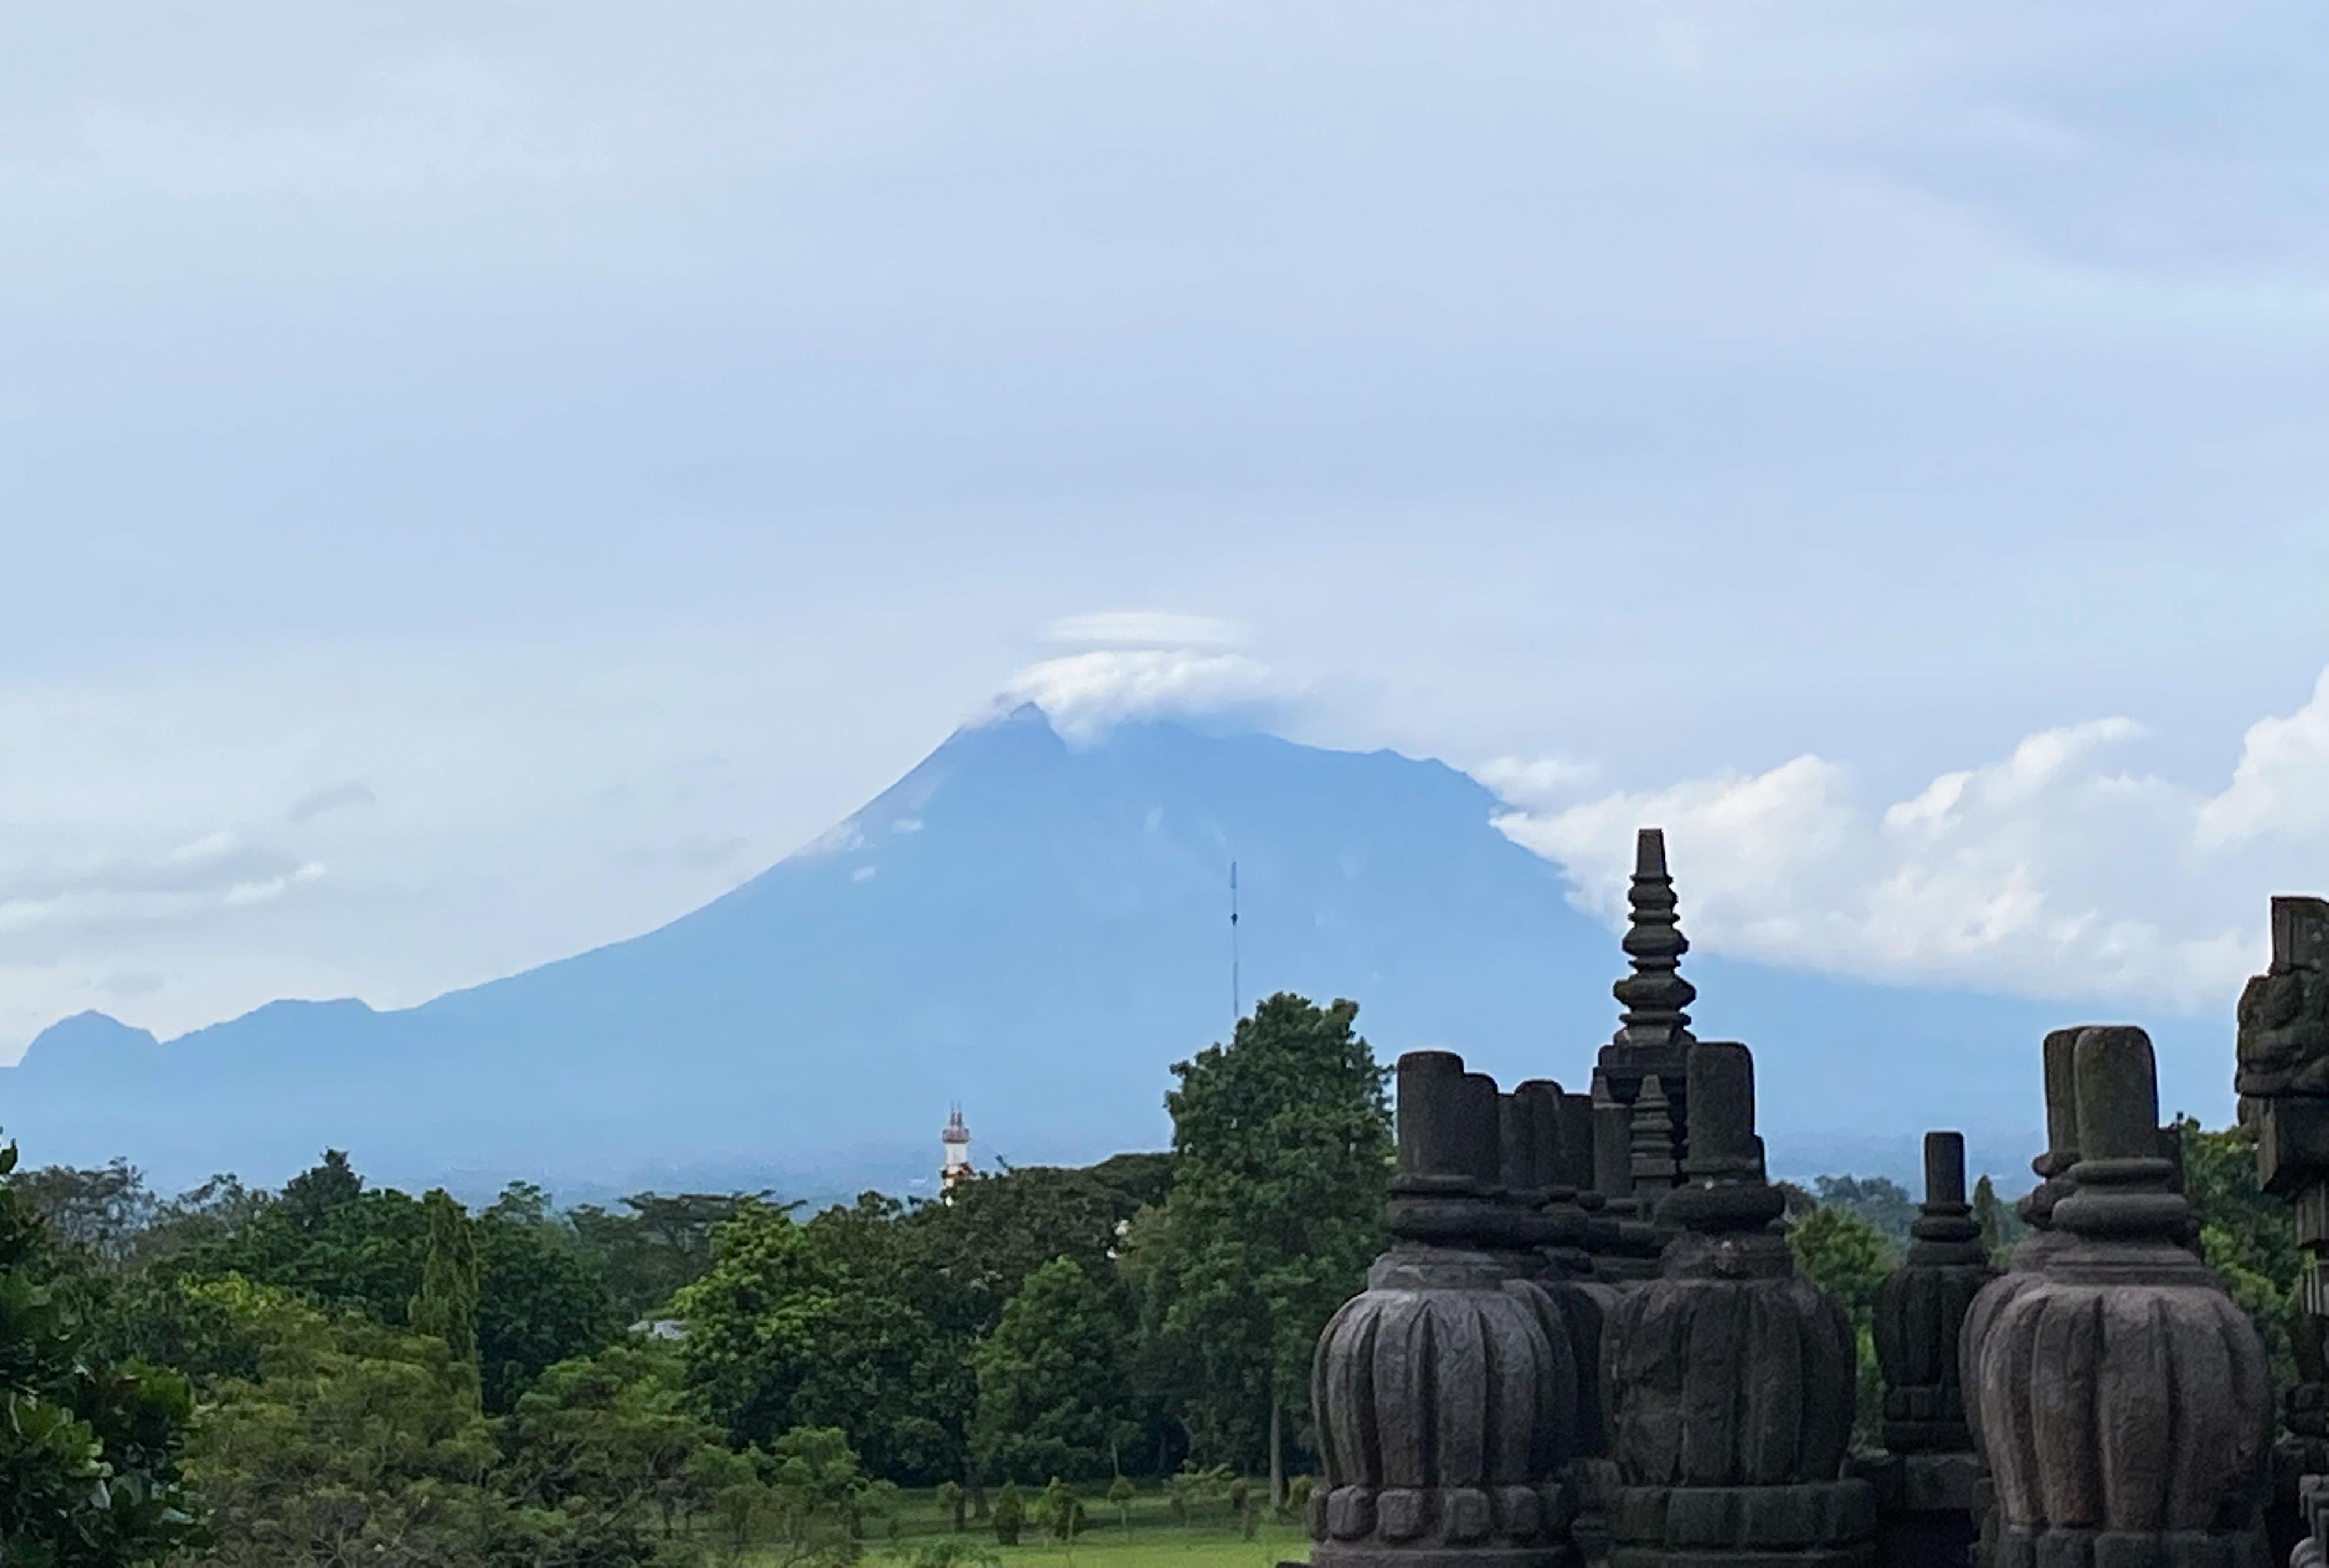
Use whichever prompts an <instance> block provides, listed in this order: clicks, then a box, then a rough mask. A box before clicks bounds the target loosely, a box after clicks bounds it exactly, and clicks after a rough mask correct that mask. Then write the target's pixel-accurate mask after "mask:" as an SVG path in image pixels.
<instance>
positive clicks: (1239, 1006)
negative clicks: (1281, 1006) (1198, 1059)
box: [1230, 860, 1245, 1038]
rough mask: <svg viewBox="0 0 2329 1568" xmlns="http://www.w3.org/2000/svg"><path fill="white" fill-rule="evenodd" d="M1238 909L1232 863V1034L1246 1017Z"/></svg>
mask: <svg viewBox="0 0 2329 1568" xmlns="http://www.w3.org/2000/svg"><path fill="white" fill-rule="evenodd" d="M1237 916H1238V908H1237V862H1236V861H1235V860H1231V862H1230V1033H1231V1036H1232V1037H1233V1038H1234V1037H1235V1035H1236V1033H1237V1021H1238V1019H1241V1018H1243V1017H1245V990H1244V988H1243V986H1242V985H1240V983H1239V980H1238V917H1237Z"/></svg>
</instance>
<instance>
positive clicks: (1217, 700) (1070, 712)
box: [997, 648, 1298, 740]
mask: <svg viewBox="0 0 2329 1568" xmlns="http://www.w3.org/2000/svg"><path fill="white" fill-rule="evenodd" d="M1297 695H1298V691H1297V689H1296V687H1295V686H1294V684H1293V683H1292V682H1289V681H1287V680H1286V679H1285V678H1284V677H1282V676H1279V675H1278V674H1277V673H1275V672H1274V671H1271V670H1270V669H1269V667H1268V666H1267V665H1265V664H1263V663H1261V662H1259V660H1256V659H1252V658H1249V657H1248V656H1247V655H1245V654H1242V653H1207V652H1204V651H1202V650H1200V649H1194V648H1117V649H1094V650H1091V651H1089V652H1087V653H1070V654H1066V655H1063V656H1062V657H1061V658H1057V659H1046V660H1044V661H1043V662H1042V663H1039V664H1034V665H1031V666H1029V667H1028V668H1027V669H1025V670H1023V671H1020V672H1019V673H1018V674H1017V675H1016V676H1014V677H1013V679H1012V681H1011V682H1010V683H1009V685H1008V686H1006V687H1005V688H1004V692H1003V696H1002V698H1001V699H1000V701H999V702H998V704H997V711H1008V710H1009V709H1012V708H1014V707H1015V706H1017V705H1018V704H1020V703H1023V702H1032V703H1034V704H1035V705H1036V706H1037V707H1039V708H1041V709H1042V710H1043V712H1044V714H1045V715H1046V716H1047V717H1049V718H1050V719H1051V726H1052V728H1055V729H1057V730H1058V731H1059V732H1060V733H1061V735H1063V736H1065V737H1068V738H1069V739H1070V740H1090V739H1092V738H1094V737H1098V736H1099V735H1102V734H1105V733H1106V732H1107V731H1108V728H1110V727H1112V726H1114V725H1117V724H1122V723H1125V722H1127V721H1131V720H1138V719H1145V718H1230V717H1235V718H1244V719H1249V720H1253V721H1256V722H1260V721H1264V720H1266V719H1267V718H1268V717H1269V716H1271V715H1273V714H1276V713H1278V712H1279V711H1281V710H1282V709H1284V708H1285V707H1286V706H1287V704H1289V703H1290V702H1292V701H1293V699H1295V698H1296V697H1297Z"/></svg>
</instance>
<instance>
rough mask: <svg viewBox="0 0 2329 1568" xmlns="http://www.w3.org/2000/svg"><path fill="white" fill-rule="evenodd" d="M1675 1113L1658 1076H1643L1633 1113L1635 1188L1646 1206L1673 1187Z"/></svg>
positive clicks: (1635, 1191) (1636, 1194)
mask: <svg viewBox="0 0 2329 1568" xmlns="http://www.w3.org/2000/svg"><path fill="white" fill-rule="evenodd" d="M1633 1172H1634V1174H1633V1187H1634V1193H1635V1196H1636V1197H1639V1198H1640V1199H1641V1200H1642V1202H1643V1203H1644V1204H1645V1205H1648V1204H1654V1203H1655V1202H1656V1201H1657V1195H1658V1194H1659V1193H1661V1192H1664V1191H1665V1190H1666V1189H1667V1188H1670V1187H1672V1186H1674V1177H1675V1175H1676V1174H1677V1172H1676V1168H1675V1165H1674V1110H1673V1107H1672V1106H1671V1105H1670V1104H1669V1103H1667V1100H1666V1091H1665V1085H1664V1084H1662V1083H1660V1082H1659V1080H1658V1075H1656V1074H1655V1073H1649V1074H1645V1075H1644V1076H1643V1078H1642V1092H1641V1094H1639V1095H1638V1096H1636V1099H1635V1101H1634V1109H1633Z"/></svg>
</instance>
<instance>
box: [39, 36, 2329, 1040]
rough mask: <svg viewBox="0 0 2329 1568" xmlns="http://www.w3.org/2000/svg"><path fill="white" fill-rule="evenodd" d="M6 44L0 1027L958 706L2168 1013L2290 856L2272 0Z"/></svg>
mask: <svg viewBox="0 0 2329 1568" xmlns="http://www.w3.org/2000/svg"><path fill="white" fill-rule="evenodd" d="M0 39H5V42H6V47H5V48H0V84H5V88H6V92H5V95H0V211H5V212H6V213H7V214H8V216H9V217H10V219H11V223H10V228H11V230H12V232H13V233H14V234H16V235H18V236H20V237H21V242H20V243H18V244H15V245H12V246H11V247H10V248H9V249H8V251H7V253H6V254H5V256H0V286H5V287H6V288H7V289H8V291H9V294H10V296H11V297H12V298H13V299H14V300H16V301H17V302H18V304H19V309H18V310H17V311H15V312H13V313H11V315H10V317H9V319H8V320H7V321H6V322H5V324H0V458H5V462H6V464H7V465H8V467H9V470H10V472H11V473H12V474H13V475H14V476H15V484H14V486H13V487H12V488H13V494H12V499H13V501H14V505H13V506H12V508H11V512H12V515H13V516H14V518H15V519H16V520H17V522H16V526H15V527H14V528H13V529H12V530H10V535H11V539H10V542H11V544H12V546H13V547H14V548H13V555H12V559H11V562H10V565H11V570H12V575H13V578H14V581H15V582H16V583H17V584H18V585H19V590H18V592H17V593H16V595H14V596H13V598H12V602H11V605H10V610H9V615H8V616H7V618H6V619H5V622H0V640H4V641H0V648H5V664H0V755H5V756H6V757H7V759H8V760H7V764H6V765H5V769H0V1060H7V1059H11V1058H13V1056H14V1055H15V1054H16V1053H17V1052H18V1051H20V1050H21V1048H22V1047H23V1046H24V1043H25V1042H26V1041H27V1040H28V1039H29V1038H31V1037H32V1036H33V1034H34V1033H35V1032H36V1031H37V1030H38V1029H39V1028H42V1027H43V1026H44V1025H46V1024H48V1023H50V1022H52V1021H53V1020H55V1019H57V1018H60V1017H61V1016H64V1015H66V1014H69V1013H71V1012H75V1011H78V1010H80V1009H83V1008H89V1007H95V1008H99V1009H102V1010H104V1011H106V1012H108V1013H109V1014H112V1015H113V1016H116V1017H118V1018H121V1019H125V1020H127V1021H129V1022H132V1023H135V1024H138V1025H141V1026H146V1027H150V1028H154V1029H156V1032H158V1033H160V1034H163V1035H165V1036H168V1035H172V1034H176V1033H179V1032H182V1031H183V1030H184V1029H187V1028H193V1027H197V1026H200V1025H203V1024H206V1023H210V1022H213V1021H216V1020H218V1019H225V1018H229V1017H231V1016H234V1015H236V1014H238V1013H240V1012H243V1011H245V1010H247V1009H250V1008H252V1007H255V1006H257V1005H259V1004H260V1003H262V1002H264V1001H267V1000H270V999H273V998H277V997H283V996H305V997H339V996H356V997H361V998H363V999H364V1000H367V1001H369V1002H371V1003H372V1004H374V1005H375V1006H380V1007H395V1006H403V1005H410V1004H412V1003H416V1002H419V1001H421V1000H426V999H427V998H429V997H431V996H435V995H437V994H439V993H441V992H444V991H448V990H452V989H454V988H457V987H459V986H464V985H469V984H474V983H476V982H479V981H485V980H489V979H492V978H495V977H496V976H499V975H504V974H508V973H513V972H517V971H520V970H523V969H526V968H528V967H530V966H533V965H536V964H539V963H542V962H548V961H551V960H554V959H557V958H561V957H563V956H566V955H567V954H570V953H576V952H580V951H582V950H584V949H586V948H589V947H593V946H596V945H599V944H603V943H606V942H608V941H613V940H617V939H619V938H622V937H626V936H629V935H632V934H636V933H638V932H641V931H645V930H647V929H649V928H652V927H655V926H656V925H661V924H663V923H664V922H665V921H668V920H670V919H672V918H674V917H675V916H677V915H681V914H683V913H684V912H685V911H687V910H689V909H692V908H694V907H696V906H699V905H702V904H703V903H704V902H706V901H708V900H709V899H710V898H712V897H715V896H716V895H718V894H720V893H721V892H723V891H725V890H726V889H728V888H729V887H734V886H736V885H738V884H740V883H741V882H742V881H744V880H745V879H746V878H749V877H750V876H751V875H753V874H754V873H756V872H758V871H759V870H760V869H762V868H764V867H766V866H768V865H769V864H771V863H773V862H774V861H776V860H778V859H779V858H781V857H782V856H783V855H785V854H786V853H787V852H788V851H790V850H793V849H795V848H796V847H797V846H798V845H800V844H802V843H805V842H807V841H808V840H812V839H813V838H814V837H815V836H816V835H817V834H818V833H820V832H823V831H825V830H826V829H827V828H829V827H831V826H832V825H833V824H834V822H838V821H840V820H841V819H842V818H844V816H846V815H847V814H848V813H849V812H853V811H854V810H855V809H856V808H857V807H858V806H859V805H860V804H861V803H863V802H864V801H865V800H867V799H869V798H871V797H872V795H874V794H875V793H877V792H878V791H880V790H881V789H882V788H883V787H885V786H886V785H887V784H890V783H891V781H892V780H893V779H895V778H896V777H898V776H899V775H902V774H903V773H905V772H906V771H907V769H908V768H910V766H912V765H914V763H915V762H916V761H917V760H918V759H919V758H920V757H921V756H923V755H924V754H926V753H927V752H928V751H929V749H930V748H931V747H932V746H934V745H936V744H937V743H938V741H939V740H940V739H941V738H942V737H944V736H945V735H946V734H947V733H948V731H949V730H950V729H951V728H953V727H954V726H955V725H957V723H959V722H961V721H963V720H964V719H965V718H973V717H975V716H976V715H978V714H980V713H982V712H985V711H987V710H988V709H989V707H990V705H991V704H992V703H994V702H995V700H996V699H997V697H998V694H1000V695H1001V696H1002V697H1004V699H1016V698H1022V697H1023V698H1031V699H1035V700H1038V701H1040V702H1042V704H1043V706H1044V707H1045V708H1046V710H1047V711H1049V712H1051V714H1052V716H1053V718H1054V720H1055V722H1057V723H1059V724H1060V725H1061V728H1063V729H1065V730H1068V731H1070V733H1073V732H1075V731H1077V730H1078V729H1079V728H1088V729H1090V730H1094V731H1097V730H1098V729H1099V728H1104V727H1105V726H1106V725H1107V724H1108V723H1109V722H1110V721H1112V720H1114V719H1117V718H1126V717H1141V716H1158V715H1163V716H1177V717H1185V718H1198V719H1201V720H1202V721H1205V722H1212V723H1217V724H1232V725H1239V726H1249V727H1254V728H1264V729H1267V730H1269V731H1271V732H1273V733H1278V734H1282V735H1286V736H1287V737H1292V738H1296V739H1299V740H1303V741H1306V742H1311V743H1315V744H1322V745H1329V746H1344V747H1353V748H1362V749H1363V748H1372V747H1374V746H1391V747H1394V748H1396V749H1399V750H1400V751H1403V752H1406V753H1409V754H1410V755H1417V756H1438V757H1442V758H1445V759H1446V760H1447V761H1448V762H1450V763H1451V764H1452V765H1456V766H1457V767H1460V768H1462V769H1464V770H1466V771H1467V772H1469V773H1471V774H1472V775H1474V776H1475V777H1476V778H1479V779H1480V780H1481V781H1483V782H1484V783H1485V784H1488V785H1489V786H1490V787H1491V788H1492V789H1494V790H1495V791H1496V793H1498V795H1499V796H1500V797H1501V798H1502V799H1503V800H1504V801H1505V802H1506V803H1507V804H1508V805H1509V807H1510V808H1511V813H1512V814H1511V815H1509V816H1508V817H1506V818H1505V819H1504V826H1505V830H1506V831H1507V832H1508V833H1510V834H1511V836H1513V838H1514V839H1515V840H1518V841H1520V842H1522V843H1523V844H1524V845H1526V846H1528V847H1529V848H1531V849H1532V850H1536V851H1538V852H1539V853H1541V854H1543V855H1545V856H1547V857H1548V858H1549V859H1551V860H1553V861H1554V862H1555V863H1556V864H1558V865H1560V866H1561V868H1562V869H1563V870H1564V871H1565V872H1566V873H1567V874H1568V875H1569V876H1570V878H1571V879H1572V882H1573V883H1574V885H1575V886H1576V887H1577V897H1578V899H1579V902H1580V904H1581V905H1582V906H1585V907H1587V908H1588V909H1589V910H1591V911H1592V912H1594V913H1596V914H1598V915H1602V916H1603V917H1604V918H1605V919H1607V918H1608V917H1609V916H1610V915H1612V913H1613V907H1612V906H1611V903H1610V897H1611V891H1612V889H1613V888H1614V887H1616V886H1617V880H1616V879H1617V876H1618V874H1619V872H1620V871H1621V869H1622V862H1623V859H1624V857H1625V855H1626V853H1627V846H1628V842H1629V840H1628V835H1629V833H1630V831H1631V828H1632V827H1633V826H1634V825H1636V823H1639V822H1662V823H1663V824H1664V826H1666V827H1667V829H1668V830H1669V833H1670V835H1671V837H1672V840H1673V842H1674V852H1675V856H1676V859H1677V869H1678V871H1679V874H1680V875H1681V876H1682V878H1683V892H1684V897H1685V900H1686V912H1687V918H1688V921H1689V929H1690V931H1691V934H1692V939H1693V942H1694V943H1695V944H1698V946H1699V947H1700V948H1701V950H1702V951H1704V952H1708V953H1729V954H1732V955H1736V956H1740V957H1744V958H1749V959H1754V960H1758V961H1762V962H1770V963H1776V964H1781V965H1789V966H1796V967H1803V968H1810V969H1816V970H1819V971H1822V972H1827V973H1833V974H1837V975H1842V976H1847V977H1853V978H1862V979H1870V980H1875V981H1885V982H1897V983H1917V984H1931V985H1938V986H1946V987H1954V988H1962V989H1967V990H1974V991H1988V992H1994V993H1999V994H2009V995H2019V996H2039V997H2047V998H2062V999H2066V1000H2067V999H2078V1000H2081V1001H2092V1002H2095V1003H2098V1004H2101V1003H2108V1004H2109V1005H2110V1006H2112V1007H2113V1008H2114V1009H2118V1010H2120V1011H2122V1012H2124V1013H2126V1015H2128V1016H2143V1015H2144V1014H2145V1012H2146V1011H2147V1010H2159V1011H2164V1012H2168V1013H2174V1014H2178V1015H2184V1016H2188V1015H2190V1014H2191V1013H2192V1012H2193V1011H2195V1010H2197V1011H2201V1012H2205V1011H2207V1010H2208V1009H2219V1008H2221V1009H2229V1006H2230V998H2231V995H2232V993H2233V991H2234V990H2235V989H2236V988H2237V985H2238V983H2239V977H2240V976H2241V975H2243V974H2245V973H2247V972H2249V970H2251V969H2253V968H2255V967H2256V966H2257V963H2258V961H2259V959H2260V957H2261V952H2262V944H2263V939H2264V933H2263V914H2264V910H2263V903H2262V900H2263V898H2264V897H2265V896H2266V895H2268V894H2269V893H2273V892H2282V891H2301V890H2324V889H2329V787H2324V786H2329V684H2324V680H2323V677H2324V666H2329V614H2324V611H2329V593H2324V584H2329V508H2324V474H2329V468H2324V464H2323V458H2324V455H2329V453H2324V447H2329V420H2324V413H2329V408H2324V393H2323V389H2322V384H2321V381H2320V378H2319V374H2318V367H2319V366H2320V364H2321V363H2322V362H2324V349H2329V342H2324V339H2329V268H2324V261H2329V203H2324V202H2323V201H2322V200H2321V195H2322V192H2321V188H2320V187H2321V179H2320V175H2319V170H2320V169H2321V168H2323V167H2324V166H2329V159H2324V155H2329V145H2324V140H2329V137H2325V136H2324V127H2323V126H2322V124H2321V121H2320V117H2319V115H2318V108H2317V106H2318V104H2319V103H2320V102H2321V101H2322V100H2323V99H2324V89H2329V49H2324V43H2329V19H2324V17H2322V16H2321V15H2320V14H2318V11H2317V8H2314V7H2300V6H2297V5H2258V6H2252V7H2248V8H2245V9H2242V10H2240V11H2239V12H2238V13H2237V14H2225V12H2224V10H2223V8H2221V7H2214V6H2207V5H2199V4H2196V3H2192V4H2145V5H2104V4H2072V5H2064V6H2060V7H2056V8H2052V9H2051V10H2050V11H2049V12H2048V13H2047V14H2046V16H2045V17H2044V18H2043V19H2042V23H2041V22H2033V21H2032V16H2031V14H2030V13H2029V11H2028V9H2027V8H2026V7H2022V6H2014V5H2006V4H2003V3H2000V4H1977V5H1969V6H1963V7H1957V8H1953V9H1952V10H1951V11H1950V12H1949V13H1948V14H1946V15H1939V14H1932V13H1931V12H1930V11H1929V10H1928V9H1927V8H1920V7H1913V6H1909V5H1878V6H1873V7H1871V6H1865V5H1841V4H1833V3H1831V4H1811V3H1798V4H1779V5H1767V6H1758V7H1750V8H1740V7H1737V6H1734V5H1721V4H1716V3H1714V0H1704V3H1701V4H1684V5H1674V6H1669V7H1664V8H1661V9H1660V10H1659V11H1658V12H1656V13H1655V14H1649V13H1636V12H1609V13H1587V12H1577V13H1567V12H1564V13H1560V14H1554V13H1549V12H1546V11H1544V10H1543V8H1542V7H1531V6H1525V5H1518V4H1502V3H1495V4H1483V5H1476V6H1467V7H1465V8H1463V9H1462V10H1461V11H1460V12H1447V11H1432V12H1417V11H1415V10H1414V9H1413V8H1411V7H1400V6H1392V5H1374V4H1357V5H1351V4H1331V5H1330V4H1327V3H1325V0H1315V3H1313V0H1298V3H1295V4H1288V5H1281V6H1273V7H1269V8H1267V9H1257V8H1252V7H1238V6H1231V5H1213V4H1204V3H1199V4H1193V5H1170V6H1167V5H1126V6H1120V7H1110V8H1108V9H1107V10H1106V11H1104V12H1095V11H1092V10H1090V9H1089V8H1080V7H1079V8H1069V7H1062V6H1059V5H1034V4H1004V5H996V6H991V7H981V8H979V10H978V11H977V12H976V14H971V13H965V12H957V11H956V10H953V9H950V8H947V7H942V6H935V5H908V6H905V7H903V8H887V9H885V10H884V11H882V13H881V14H878V15H877V14H872V13H866V12H838V13H836V12H831V11H821V10H818V9H816V8H806V7H802V8H764V7H747V6H740V5H727V4H712V3H706V4H698V5H686V6H682V7H679V8H676V9H674V10H673V11H671V12H670V13H668V14H667V16H666V17H665V21H664V22H663V23H662V24H661V25H659V26H658V27H656V28H655V29H654V30H652V31H646V30H643V29H642V27H641V25H640V23H639V19H638V16H637V14H636V12H635V11H632V10H630V9H628V8H624V7H617V6H609V5H599V4H580V5H567V6H561V7H556V8H547V7H528V6H524V5H510V6H503V7H495V8H491V9H487V10H468V11H461V12H448V11H444V10H441V9H438V8H426V7H420V6H408V5H388V6H383V7H373V8H367V9H366V10H365V11H363V13H362V14H354V13H350V14H339V13H335V12H318V11H316V10H314V9H312V8H303V7H298V6H293V5H288V4H282V3H279V0H268V3H263V4H252V5H245V6H239V7H233V8H230V9H228V10H226V11H223V12H218V13H214V14H204V15H202V16H200V17H196V16H193V15H192V14H189V15H188V16H185V17H182V18H175V19H167V18H146V17H144V16H143V14H133V13H132V12H130V11H129V10H128V9H127V7H124V6H121V5H114V4H99V5H86V6H76V7H71V8H64V7H42V8H27V9H25V10H23V11H20V12H18V13H16V14H12V15H10V16H9V17H7V18H5V20H0ZM1061 127H1074V128H1075V130H1076V132H1077V134H1075V135H1072V136H1062V135H1061V134H1059V133H1060V130H1061ZM2226 1016H2228V1013H2227V1015H2226Z"/></svg>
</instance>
